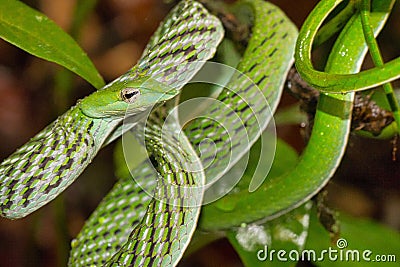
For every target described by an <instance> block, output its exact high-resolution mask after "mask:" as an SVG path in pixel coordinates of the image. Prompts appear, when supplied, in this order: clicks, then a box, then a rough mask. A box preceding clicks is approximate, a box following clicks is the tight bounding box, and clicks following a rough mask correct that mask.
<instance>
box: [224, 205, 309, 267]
mask: <svg viewBox="0 0 400 267" xmlns="http://www.w3.org/2000/svg"><path fill="white" fill-rule="evenodd" d="M311 207H312V203H311V202H308V203H306V204H304V205H303V206H301V207H299V208H297V209H295V210H293V211H291V212H289V213H287V214H285V215H283V216H281V217H279V218H277V219H275V220H272V221H269V222H267V223H264V224H261V225H257V224H250V225H242V226H241V227H240V228H238V229H235V230H231V231H229V232H228V234H227V236H228V239H229V241H230V242H231V244H232V246H233V247H234V248H235V250H236V252H237V253H238V254H239V257H240V258H241V259H242V261H243V263H244V265H245V266H249V267H257V266H273V267H288V266H295V265H296V262H297V260H291V257H292V259H293V256H294V257H295V258H294V259H297V258H298V257H297V256H296V255H299V254H300V251H301V250H302V249H303V248H304V245H305V241H306V237H307V233H308V227H309V222H310V211H311ZM296 251H297V252H296ZM278 253H281V254H282V253H284V255H280V256H279V257H281V260H279V258H278V257H277V254H278ZM289 253H292V254H293V255H292V254H291V255H289Z"/></svg>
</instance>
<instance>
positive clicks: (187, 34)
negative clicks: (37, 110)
mask: <svg viewBox="0 0 400 267" xmlns="http://www.w3.org/2000/svg"><path fill="white" fill-rule="evenodd" d="M177 8H178V9H183V10H184V12H179V13H181V15H182V17H179V18H178V17H176V16H170V17H169V18H168V19H167V23H166V24H165V25H164V26H163V27H161V28H160V29H159V30H158V34H156V35H155V36H156V38H153V40H152V41H151V42H150V44H149V46H148V47H147V49H146V51H145V53H144V54H143V56H142V58H141V59H140V60H139V62H138V64H137V65H136V66H134V67H133V68H132V69H131V70H129V71H128V72H127V73H126V74H124V75H122V76H121V77H119V78H117V79H116V80H115V81H113V82H112V83H110V84H108V85H106V86H105V87H103V88H102V89H100V90H99V91H96V92H94V93H93V94H92V95H89V96H88V97H86V98H84V99H82V100H80V101H79V102H78V103H77V105H76V106H75V107H73V108H72V109H70V110H69V111H67V112H66V113H65V114H63V115H62V116H60V117H59V118H58V119H57V120H56V121H55V122H53V123H52V124H50V125H49V126H48V127H46V128H45V129H44V130H42V131H41V132H40V133H38V134H37V135H36V136H35V137H33V138H32V139H31V140H30V141H29V142H27V143H26V144H25V145H23V146H22V147H21V148H19V149H18V150H17V151H16V152H15V153H14V154H12V155H11V156H10V157H9V158H7V159H6V160H4V161H3V162H2V163H1V165H0V214H1V215H2V216H3V217H7V218H11V219H16V218H21V217H24V216H26V215H28V214H30V213H31V212H33V211H35V210H37V209H38V208H40V207H42V206H43V205H45V204H46V203H48V202H49V201H51V200H52V199H54V198H55V197H56V196H57V195H58V194H59V193H61V192H62V191H63V190H64V189H65V188H67V187H68V186H69V185H70V184H71V183H72V182H73V181H74V180H75V179H76V178H77V177H78V176H79V175H80V174H81V172H82V171H83V170H84V169H85V168H86V166H87V165H88V164H89V163H90V162H91V160H92V159H93V158H94V156H95V155H96V154H97V152H98V151H99V149H100V148H101V147H102V146H103V144H104V143H105V142H106V143H109V142H110V141H112V139H115V138H117V137H118V136H120V135H121V133H122V132H121V131H120V127H119V125H120V124H121V122H122V120H123V118H124V116H125V114H126V113H128V115H132V116H137V117H138V120H139V117H140V116H139V115H140V113H142V112H143V111H144V110H146V109H148V108H151V107H152V106H154V105H155V104H157V103H161V102H163V101H165V100H167V99H170V98H171V97H173V96H174V95H176V94H177V92H178V90H179V89H180V88H181V87H182V86H183V85H184V84H185V83H186V82H187V81H188V80H189V79H190V78H191V77H192V76H193V75H194V74H195V73H196V71H197V70H198V69H199V68H200V67H201V65H202V62H204V61H205V60H207V59H209V58H210V57H212V55H214V53H215V50H216V47H217V45H218V43H219V41H220V40H221V38H222V31H223V30H222V26H221V24H220V22H219V20H217V19H216V18H215V17H214V16H211V15H210V16H208V17H206V18H203V20H202V23H201V24H193V23H192V21H196V20H197V19H200V17H198V16H200V15H201V14H204V11H203V10H204V8H203V7H202V6H201V5H200V4H197V3H196V2H193V1H186V2H184V3H183V4H182V5H180V6H178V7H177ZM196 14H198V15H196ZM189 18H190V19H189ZM169 27H171V29H173V30H171V31H168V32H167V29H168V28H169ZM167 43H168V44H169V46H168V47H166V44H167ZM161 59H162V60H161ZM192 62H198V63H197V64H194V63H193V64H191V63H192ZM127 90H128V91H127ZM129 90H131V91H135V90H136V91H139V94H138V95H132V92H131V91H129ZM124 94H125V95H124ZM127 97H129V98H127ZM108 139H111V140H108Z"/></svg>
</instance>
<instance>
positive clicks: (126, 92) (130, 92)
mask: <svg viewBox="0 0 400 267" xmlns="http://www.w3.org/2000/svg"><path fill="white" fill-rule="evenodd" d="M139 95H140V91H139V89H136V88H125V89H123V90H122V91H121V98H122V100H124V101H125V102H126V103H128V104H132V103H133V102H135V100H136V98H137V97H138V96H139Z"/></svg>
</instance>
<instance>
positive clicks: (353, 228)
mask: <svg viewBox="0 0 400 267" xmlns="http://www.w3.org/2000/svg"><path fill="white" fill-rule="evenodd" d="M339 221H340V226H341V237H340V238H342V240H340V239H339V240H340V244H345V243H347V246H346V247H345V248H343V249H340V248H339V247H338V246H337V245H338V243H336V244H335V243H333V244H332V242H331V240H330V237H329V234H328V232H327V231H326V230H325V229H324V228H323V227H322V225H321V224H320V223H319V221H318V219H317V216H316V214H315V213H314V214H313V216H311V222H310V229H309V234H308V238H307V242H306V249H307V250H315V252H316V255H317V258H318V257H319V256H320V255H321V253H322V250H329V248H331V250H337V251H338V252H337V253H336V254H335V253H334V252H332V257H334V255H337V256H338V258H337V259H336V260H330V259H329V255H328V254H325V256H324V260H322V259H321V260H316V261H314V262H315V264H316V265H318V266H320V267H341V266H346V267H363V266H368V267H374V266H387V267H390V266H399V260H400V251H399V248H400V234H399V233H398V232H396V231H393V230H391V229H389V228H387V227H385V226H383V225H380V224H378V223H375V222H373V221H370V220H366V219H358V218H354V217H350V216H348V215H344V214H341V215H340V216H339ZM367 250H369V251H371V254H370V253H369V252H365V251H367ZM340 251H342V252H340ZM355 251H358V252H355ZM364 252H365V253H367V254H368V258H369V259H370V260H371V261H365V260H363V258H362V254H363V253H364ZM340 253H342V255H343V256H342V259H343V260H340ZM346 253H347V255H348V256H347V258H348V259H349V260H347V261H346ZM353 253H354V257H355V258H354V259H356V255H357V254H358V255H359V258H360V260H359V261H357V260H352V259H353V256H352V254H353ZM377 255H385V256H386V257H389V255H394V256H395V259H396V261H395V262H393V261H392V262H377V261H375V256H377Z"/></svg>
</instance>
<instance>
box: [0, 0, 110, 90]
mask: <svg viewBox="0 0 400 267" xmlns="http://www.w3.org/2000/svg"><path fill="white" fill-rule="evenodd" d="M0 37H1V38H2V39H4V40H6V41H7V42H10V43H12V44H14V45H15V46H17V47H19V48H21V49H23V50H25V51H26V52H28V53H30V54H32V55H34V56H37V57H40V58H43V59H45V60H48V61H51V62H55V63H57V64H59V65H61V66H64V67H65V68H67V69H69V70H71V71H72V72H74V73H76V74H78V75H79V76H81V77H82V78H84V79H85V80H87V81H88V82H89V83H91V84H92V85H93V86H94V87H96V88H100V87H102V86H103V85H104V81H103V79H102V77H101V76H100V74H99V73H98V72H97V70H96V68H95V67H94V65H93V63H92V61H91V60H90V59H89V58H88V56H87V55H86V54H85V52H83V51H82V49H81V48H80V47H79V45H78V44H77V43H76V42H75V41H74V40H73V39H72V38H71V37H70V36H69V35H68V34H67V33H65V32H64V31H63V30H62V29H61V28H60V27H59V26H57V25H56V24H55V23H54V22H53V21H51V20H50V19H49V18H47V17H46V16H45V15H43V14H42V13H40V12H38V11H36V10H34V9H32V8H30V7H28V6H26V5H25V4H23V3H22V2H20V1H15V0H2V1H1V2H0Z"/></svg>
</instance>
